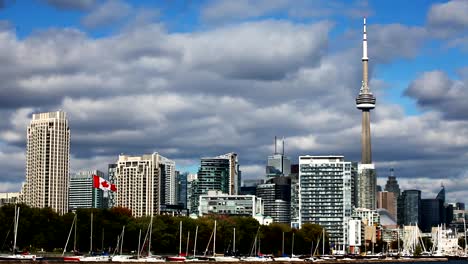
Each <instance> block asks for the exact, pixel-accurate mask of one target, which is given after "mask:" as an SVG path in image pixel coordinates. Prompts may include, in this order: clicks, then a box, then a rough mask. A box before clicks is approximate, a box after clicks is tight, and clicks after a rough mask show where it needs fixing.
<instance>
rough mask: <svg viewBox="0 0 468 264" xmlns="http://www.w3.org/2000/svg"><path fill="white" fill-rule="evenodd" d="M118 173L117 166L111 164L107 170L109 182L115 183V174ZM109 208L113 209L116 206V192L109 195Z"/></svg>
mask: <svg viewBox="0 0 468 264" xmlns="http://www.w3.org/2000/svg"><path fill="white" fill-rule="evenodd" d="M116 172H117V164H115V163H114V164H109V166H108V168H107V177H108V178H109V182H111V183H115V174H116ZM107 196H108V197H107V207H108V208H112V207H114V206H115V196H116V193H115V192H109V193H108V194H107Z"/></svg>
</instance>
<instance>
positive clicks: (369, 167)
mask: <svg viewBox="0 0 468 264" xmlns="http://www.w3.org/2000/svg"><path fill="white" fill-rule="evenodd" d="M368 62H369V58H368V57H367V30H366V19H365V18H364V31H363V42H362V86H361V89H360V91H359V95H358V96H357V98H356V107H357V108H358V109H359V110H361V111H362V132H361V144H362V145H361V147H362V153H361V163H360V164H359V165H358V177H357V187H358V190H357V195H358V199H357V207H361V208H367V209H375V206H376V185H377V177H376V172H375V166H374V164H373V163H372V151H371V130H370V110H372V109H374V108H375V101H376V100H375V96H374V95H373V94H372V93H371V91H370V88H369V80H368Z"/></svg>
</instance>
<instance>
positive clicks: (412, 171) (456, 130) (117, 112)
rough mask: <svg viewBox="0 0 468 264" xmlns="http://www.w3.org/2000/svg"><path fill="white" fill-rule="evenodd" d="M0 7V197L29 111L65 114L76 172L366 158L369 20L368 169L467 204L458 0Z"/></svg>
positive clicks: (464, 23)
mask: <svg viewBox="0 0 468 264" xmlns="http://www.w3.org/2000/svg"><path fill="white" fill-rule="evenodd" d="M429 2H431V1H423V0H417V1H411V3H409V2H408V1H406V0H402V1H369V2H367V1H361V0H358V1H354V2H352V1H333V0H323V1H321V0H236V1H232V0H220V1H211V0H206V1H195V0H192V1H189V0H185V1H183V0H157V1H155V0H147V1H124V0H104V1H100V0H26V1H15V0H0V65H1V67H0V80H1V84H0V117H1V121H2V122H0V167H1V168H2V170H1V172H0V191H19V189H20V185H21V182H22V181H24V179H25V143H26V142H25V137H26V127H27V125H28V123H29V119H30V117H31V114H32V113H35V112H42V111H55V110H58V109H61V110H64V111H66V112H67V114H68V117H69V121H70V127H71V141H72V142H71V171H77V170H81V169H101V170H105V169H106V166H107V164H108V163H111V162H114V161H115V160H116V159H117V156H118V154H119V153H125V154H135V155H140V154H144V153H152V152H154V151H157V152H159V153H161V154H162V155H164V156H166V157H168V158H172V159H175V160H176V162H177V164H178V167H179V169H181V170H189V171H195V170H196V168H197V166H198V164H199V158H200V157H203V156H213V155H219V154H223V153H226V152H231V151H234V152H237V153H239V157H240V163H241V170H242V171H243V176H244V177H246V178H260V177H262V175H263V173H264V165H265V162H266V156H267V155H269V154H271V153H272V152H273V138H274V136H275V135H276V136H279V137H283V136H284V137H285V138H286V153H287V155H289V156H291V158H292V159H293V160H294V161H297V157H298V155H305V154H309V155H326V154H341V155H344V156H345V158H346V159H348V160H352V161H358V160H359V159H360V130H361V123H360V118H361V115H360V111H359V110H357V109H356V108H355V101H354V100H355V97H356V95H357V94H358V91H359V88H360V85H361V74H362V70H361V69H362V68H361V56H362V54H361V39H362V35H361V31H362V17H363V16H367V17H368V24H369V26H368V39H369V57H370V76H371V77H370V78H371V81H370V87H371V90H372V91H373V92H374V94H375V95H376V97H377V107H376V109H375V110H374V111H373V112H372V117H371V119H372V126H371V129H372V143H373V159H374V161H375V163H376V166H377V168H378V171H379V182H380V183H384V182H385V178H386V177H387V176H388V171H389V169H390V168H391V167H393V168H395V173H396V175H397V177H398V179H399V181H400V186H401V187H402V188H403V189H409V188H419V189H422V190H423V191H424V193H423V196H424V197H430V196H432V195H434V193H435V192H437V191H438V190H439V189H440V185H441V183H443V184H444V185H445V186H446V188H447V192H448V198H449V200H452V201H455V200H458V201H464V202H468V199H466V198H465V197H466V196H467V194H468V191H466V190H467V187H468V65H467V61H468V60H467V59H468V16H467V15H466V14H468V1H466V0H452V1H448V2H447V1H432V3H429Z"/></svg>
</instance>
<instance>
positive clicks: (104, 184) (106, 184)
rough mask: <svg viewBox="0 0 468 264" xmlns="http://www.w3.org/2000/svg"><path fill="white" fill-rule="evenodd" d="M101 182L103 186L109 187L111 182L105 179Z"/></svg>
mask: <svg viewBox="0 0 468 264" xmlns="http://www.w3.org/2000/svg"><path fill="white" fill-rule="evenodd" d="M101 184H102V187H104V188H108V187H109V183H107V182H106V181H103V182H102V183H101Z"/></svg>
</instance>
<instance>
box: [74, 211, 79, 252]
mask: <svg viewBox="0 0 468 264" xmlns="http://www.w3.org/2000/svg"><path fill="white" fill-rule="evenodd" d="M75 220H76V221H75V236H74V238H73V252H75V253H76V226H77V225H78V215H76V214H75Z"/></svg>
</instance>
